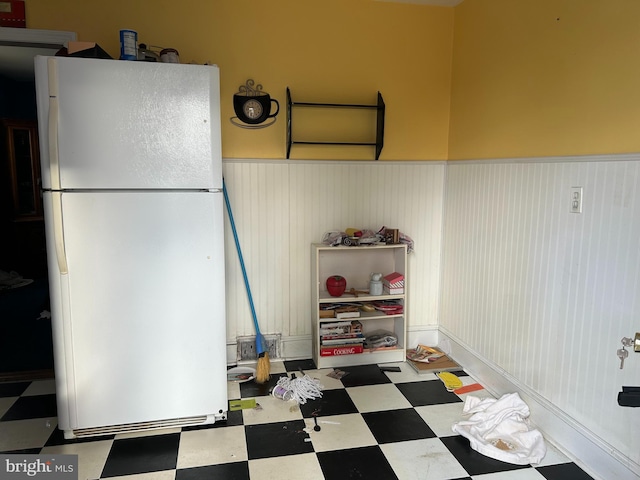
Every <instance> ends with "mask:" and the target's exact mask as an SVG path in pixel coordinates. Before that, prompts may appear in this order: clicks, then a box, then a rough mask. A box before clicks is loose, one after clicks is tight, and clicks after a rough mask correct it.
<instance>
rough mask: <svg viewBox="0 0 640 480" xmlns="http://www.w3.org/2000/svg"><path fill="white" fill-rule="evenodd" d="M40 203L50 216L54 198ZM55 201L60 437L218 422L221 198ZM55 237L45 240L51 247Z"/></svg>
mask: <svg viewBox="0 0 640 480" xmlns="http://www.w3.org/2000/svg"><path fill="white" fill-rule="evenodd" d="M45 197H46V198H45V200H46V205H47V215H51V214H52V205H51V204H52V202H53V201H55V197H52V196H51V194H50V193H46V194H45ZM60 199H61V204H62V223H63V229H62V230H63V235H64V239H63V240H64V252H65V255H66V265H67V267H68V273H67V274H60V273H59V272H56V269H57V266H58V265H59V262H57V261H56V260H55V258H54V259H51V258H50V263H49V267H50V269H51V270H52V271H51V272H50V277H51V280H52V281H51V290H52V321H53V328H54V343H55V345H54V350H55V359H56V376H57V377H59V378H58V380H57V381H58V384H57V390H58V409H59V428H61V429H62V430H65V431H71V430H78V429H91V428H96V427H102V426H113V425H126V424H134V423H141V422H157V421H161V420H166V419H179V418H187V417H195V416H203V415H214V416H218V417H220V415H221V413H222V412H226V410H227V407H226V405H227V391H226V363H227V362H226V331H225V305H224V300H225V294H224V278H225V277H224V250H223V228H222V225H223V223H222V222H223V213H222V208H223V206H222V201H223V200H222V194H221V193H206V192H201V193H196V192H193V193H192V192H162V193H161V192H146V193H130V192H105V193H84V192H82V193H81V192H74V193H62V194H61V195H60ZM50 224H51V223H50V222H48V225H50ZM54 234H55V233H54V231H53V229H50V230H48V231H47V235H48V238H47V241H48V244H49V245H50V246H51V245H52V244H53V242H54V239H53V238H51V237H52V236H53V235H54ZM50 256H52V255H50ZM214 421H215V420H214ZM66 433H67V432H65V434H66Z"/></svg>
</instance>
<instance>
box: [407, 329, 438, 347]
mask: <svg viewBox="0 0 640 480" xmlns="http://www.w3.org/2000/svg"><path fill="white" fill-rule="evenodd" d="M438 339H439V334H438V325H416V326H409V327H407V345H406V348H416V347H417V346H418V344H421V345H427V346H430V347H434V346H436V345H438Z"/></svg>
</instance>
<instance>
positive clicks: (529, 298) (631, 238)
mask: <svg viewBox="0 0 640 480" xmlns="http://www.w3.org/2000/svg"><path fill="white" fill-rule="evenodd" d="M572 186H581V187H583V213H582V214H575V213H570V203H571V197H570V189H571V187H572ZM639 215H640V157H638V158H636V157H634V158H629V159H625V160H623V161H615V158H613V157H612V158H611V159H606V158H603V159H602V161H585V162H576V161H566V162H563V161H562V159H555V160H553V159H551V160H550V161H548V162H526V161H513V162H496V163H492V162H471V163H463V162H450V163H449V164H448V166H447V177H446V200H445V218H444V237H443V270H442V272H443V274H442V305H441V313H440V328H441V329H442V331H443V332H445V333H447V334H448V335H451V336H453V337H455V338H456V339H458V340H460V341H461V343H462V344H465V345H467V346H468V347H469V348H470V349H471V350H473V351H474V352H477V353H478V354H479V355H481V356H482V357H484V358H485V359H487V360H488V361H489V362H490V363H492V364H494V365H496V366H497V367H498V368H500V369H503V370H504V371H505V372H506V373H508V374H509V375H510V376H512V377H513V378H515V379H517V380H518V381H519V382H521V383H522V384H523V385H525V386H526V387H527V388H529V389H531V390H532V391H534V392H536V393H537V394H539V395H540V396H542V397H543V398H544V399H546V400H548V401H549V402H551V403H552V404H554V405H556V406H557V407H558V408H560V409H561V410H562V411H564V412H565V413H566V414H567V415H569V416H570V417H572V418H573V419H575V420H576V421H578V422H579V423H580V424H581V425H583V426H584V427H585V428H586V429H587V430H589V431H590V432H592V434H593V435H595V436H596V437H598V438H600V439H602V440H603V441H604V442H605V443H606V444H608V445H610V446H611V447H612V451H613V454H614V455H617V456H618V457H623V460H626V461H630V462H632V463H634V464H635V465H638V464H640V436H639V435H638V434H637V432H638V431H640V417H639V416H638V415H637V412H636V411H635V410H634V409H632V408H623V407H620V406H618V404H617V401H616V399H617V393H618V392H619V391H620V388H621V386H622V385H638V384H640V354H635V353H630V355H629V358H627V360H626V362H625V366H624V369H623V370H620V368H619V366H620V362H619V360H618V358H617V357H616V350H617V349H618V348H620V347H621V343H620V340H621V338H622V337H624V336H633V335H634V333H635V332H636V331H640V300H639V298H640V221H638V218H639ZM534 421H535V419H534ZM620 452H631V453H629V455H628V456H626V455H625V454H620Z"/></svg>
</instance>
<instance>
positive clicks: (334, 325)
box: [319, 320, 362, 336]
mask: <svg viewBox="0 0 640 480" xmlns="http://www.w3.org/2000/svg"><path fill="white" fill-rule="evenodd" d="M361 332H362V323H360V322H359V321H358V320H344V321H342V322H320V328H319V334H320V336H323V335H344V334H347V333H361Z"/></svg>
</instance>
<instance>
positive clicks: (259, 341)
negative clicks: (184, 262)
mask: <svg viewBox="0 0 640 480" xmlns="http://www.w3.org/2000/svg"><path fill="white" fill-rule="evenodd" d="M222 193H223V194H224V203H225V204H226V206H227V213H228V214H229V222H230V223H231V230H232V231H233V239H234V240H235V242H236V250H237V251H238V258H239V259H240V267H241V268H242V276H243V278H244V286H245V287H246V289H247V297H249V306H250V307H251V317H252V318H253V324H254V325H255V328H256V335H257V337H256V351H257V353H258V355H260V354H261V353H263V352H264V347H263V346H262V339H261V338H260V337H262V335H261V334H260V327H259V326H258V317H257V315H256V309H255V307H254V305H253V297H252V295H251V287H249V278H248V277H247V269H246V268H245V266H244V260H243V258H242V249H241V248H240V241H239V240H238V232H237V231H236V222H234V221H233V212H231V202H229V195H228V194H227V186H226V184H225V183H224V178H223V179H222Z"/></svg>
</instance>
